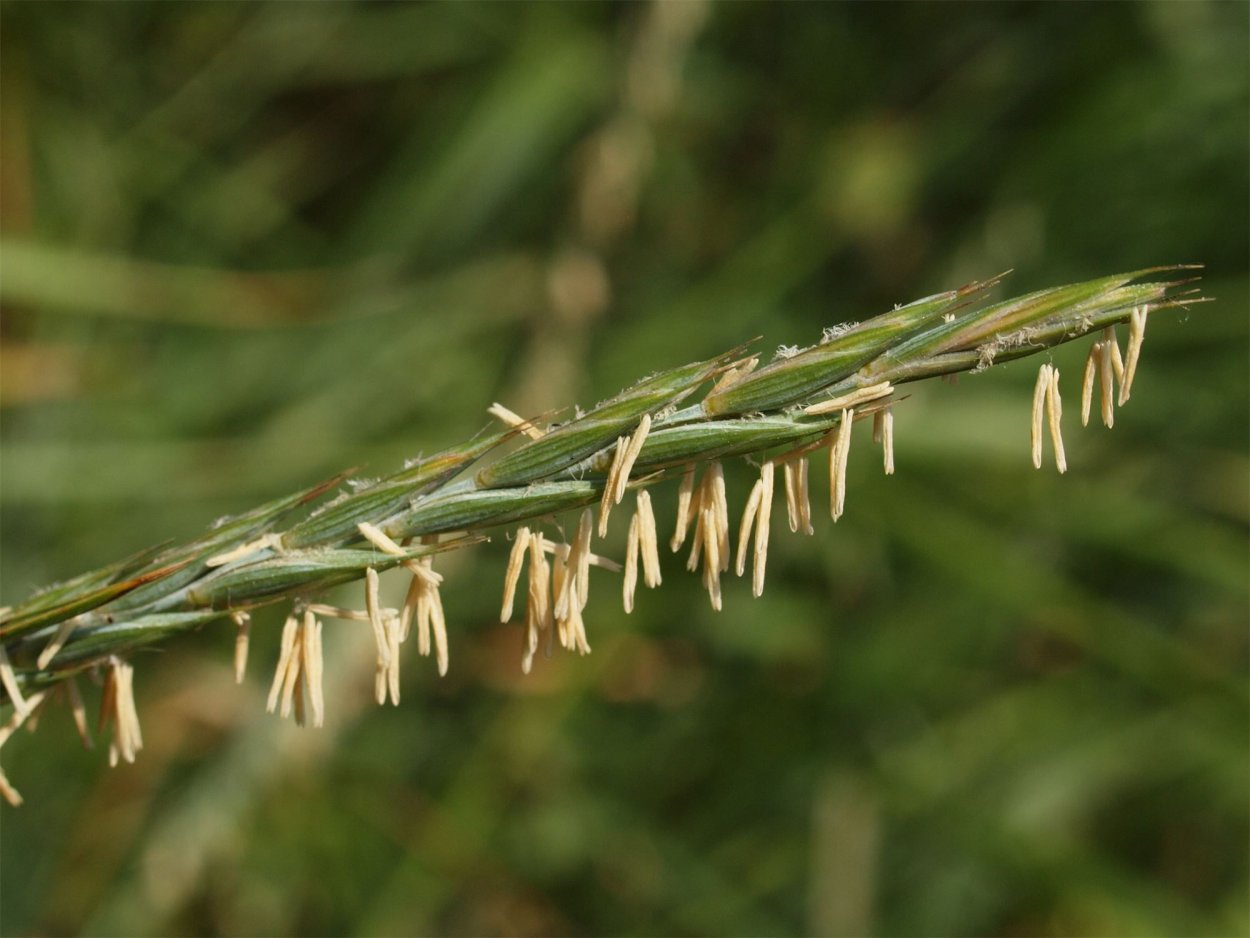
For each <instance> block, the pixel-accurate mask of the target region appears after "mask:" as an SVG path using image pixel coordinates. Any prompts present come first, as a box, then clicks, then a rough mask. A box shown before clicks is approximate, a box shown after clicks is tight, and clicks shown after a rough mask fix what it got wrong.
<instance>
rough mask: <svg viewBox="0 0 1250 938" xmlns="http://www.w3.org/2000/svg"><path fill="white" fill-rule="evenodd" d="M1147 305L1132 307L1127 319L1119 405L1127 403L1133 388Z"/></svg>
mask: <svg viewBox="0 0 1250 938" xmlns="http://www.w3.org/2000/svg"><path fill="white" fill-rule="evenodd" d="M1148 312H1149V307H1147V306H1138V307H1135V308H1134V309H1133V312H1132V313H1131V314H1130V316H1129V321H1128V351H1127V352H1126V353H1125V359H1124V378H1123V380H1122V381H1121V382H1120V400H1119V404H1120V406H1121V407H1123V406H1124V405H1125V403H1127V401H1128V399H1129V392H1130V391H1131V390H1132V389H1133V376H1134V375H1136V374H1137V360H1138V359H1139V358H1140V357H1141V346H1142V341H1143V340H1144V339H1145V337H1146V316H1147V314H1148Z"/></svg>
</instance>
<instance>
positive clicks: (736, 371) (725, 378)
mask: <svg viewBox="0 0 1250 938" xmlns="http://www.w3.org/2000/svg"><path fill="white" fill-rule="evenodd" d="M759 363H760V360H759V357H758V356H755V355H752V356H751V357H750V358H748V359H747V360H746V361H743V362H739V363H738V364H736V365H734V367H732V368H729V369H727V370H726V371H725V373H724V374H722V375H721V376H720V377H719V378H718V379H717V380H716V383H715V384H713V385H712V390H711V391H709V392H708V395H709V396H711V395H713V394H719V393H720V392H721V391H724V390H725V389H726V388H728V387H730V386H731V385H733V384H735V383H737V382H738V381H740V380H741V379H742V378H745V377H746V376H747V375H749V374H750V373H751V372H753V371H754V370H755V369H756V367H757V366H758V365H759Z"/></svg>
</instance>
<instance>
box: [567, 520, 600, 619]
mask: <svg viewBox="0 0 1250 938" xmlns="http://www.w3.org/2000/svg"><path fill="white" fill-rule="evenodd" d="M593 525H594V521H593V513H592V512H591V510H590V509H589V508H587V509H585V510H584V511H583V512H582V516H581V519H580V520H579V521H578V522H577V533H576V534H575V535H573V549H572V551H571V552H570V553H569V566H570V568H571V569H572V572H573V575H574V576H575V577H576V578H577V580H576V586H577V589H576V594H577V602H578V605H579V606H580V607H581V608H583V609H584V608H586V603H587V601H588V600H589V598H590V556H591V555H590V536H591V529H592V527H593Z"/></svg>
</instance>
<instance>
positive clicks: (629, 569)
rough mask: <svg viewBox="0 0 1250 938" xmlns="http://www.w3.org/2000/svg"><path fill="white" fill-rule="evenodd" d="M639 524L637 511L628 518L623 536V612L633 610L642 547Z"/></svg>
mask: <svg viewBox="0 0 1250 938" xmlns="http://www.w3.org/2000/svg"><path fill="white" fill-rule="evenodd" d="M641 527H642V526H641V525H640V524H639V522H638V513H637V512H635V513H634V516H633V517H632V518H631V519H630V520H629V534H628V536H627V537H626V538H625V575H624V576H623V577H622V578H621V604H622V606H623V607H624V609H625V612H626V613H627V614H628V613H631V612H633V611H634V590H635V589H637V587H638V554H639V552H640V551H641V549H642V540H641V538H642V535H641V533H640V530H641Z"/></svg>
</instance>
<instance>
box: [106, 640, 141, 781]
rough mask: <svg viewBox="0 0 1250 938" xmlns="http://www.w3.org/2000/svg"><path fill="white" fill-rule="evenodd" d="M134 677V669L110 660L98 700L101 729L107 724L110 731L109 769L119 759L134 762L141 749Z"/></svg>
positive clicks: (114, 658) (112, 658)
mask: <svg viewBox="0 0 1250 938" xmlns="http://www.w3.org/2000/svg"><path fill="white" fill-rule="evenodd" d="M134 673H135V669H134V668H133V667H131V666H130V665H128V664H127V663H126V662H124V661H122V660H121V659H120V658H118V657H116V656H112V657H110V658H109V671H108V675H107V676H106V677H105V679H104V694H103V696H102V698H101V700H100V729H101V730H103V729H104V728H105V727H107V726H109V725H110V724H111V725H112V727H113V741H112V742H111V743H109V765H110V766H115V765H117V763H118V762H119V761H120V760H122V759H125V760H126V761H127V762H134V761H135V753H137V752H138V751H139V750H140V749H142V748H143V734H142V732H140V730H139V713H138V711H137V710H136V709H135V691H134Z"/></svg>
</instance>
